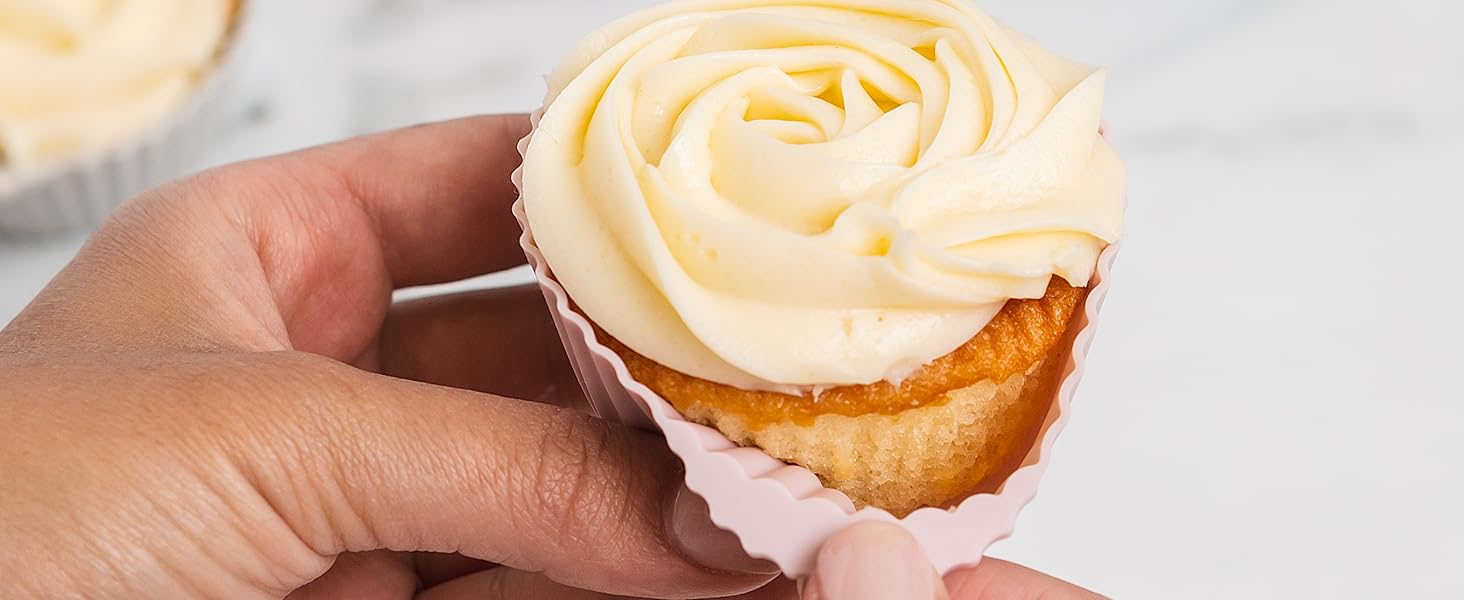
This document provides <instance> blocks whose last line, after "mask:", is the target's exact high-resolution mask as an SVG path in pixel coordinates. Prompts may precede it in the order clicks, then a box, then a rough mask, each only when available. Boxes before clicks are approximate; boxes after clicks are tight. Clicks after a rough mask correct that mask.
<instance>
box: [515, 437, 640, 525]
mask: <svg viewBox="0 0 1464 600" xmlns="http://www.w3.org/2000/svg"><path fill="white" fill-rule="evenodd" d="M625 445H626V440H625V439H624V436H623V435H622V433H621V432H619V431H617V430H614V429H611V428H610V427H608V426H606V425H605V424H604V423H603V422H600V421H597V420H595V419H594V418H592V417H590V416H588V415H584V414H581V413H578V412H575V411H571V410H558V411H556V412H554V413H553V414H552V416H551V417H550V418H549V419H548V420H547V421H546V423H545V426H544V428H543V430H542V431H541V432H540V439H539V447H538V450H539V452H538V456H537V457H536V460H535V468H534V473H533V486H532V490H533V495H534V497H533V498H532V500H533V504H535V505H536V507H537V509H538V510H539V514H540V517H539V518H540V519H542V520H543V521H544V522H543V523H542V525H543V526H544V527H545V528H546V529H547V530H548V531H550V532H551V533H553V534H555V535H553V536H552V538H551V539H555V540H559V541H560V542H561V543H564V544H568V545H579V543H580V542H581V541H582V540H583V539H585V538H586V536H591V535H598V534H600V533H602V532H601V531H598V530H599V529H601V528H603V524H605V523H614V522H615V521H616V519H614V518H610V517H613V516H614V513H616V512H618V511H621V510H623V509H624V508H625V506H624V505H625V496H626V494H625V493H624V489H623V487H624V481H623V480H622V478H621V477H619V474H618V473H616V472H615V469H614V466H613V465H614V464H616V463H617V460H616V457H619V456H623V455H624V454H625V450H626V448H625Z"/></svg>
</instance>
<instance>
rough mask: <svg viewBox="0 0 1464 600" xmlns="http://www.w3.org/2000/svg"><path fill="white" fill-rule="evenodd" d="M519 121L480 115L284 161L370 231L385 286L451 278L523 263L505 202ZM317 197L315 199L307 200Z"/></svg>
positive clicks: (522, 131) (523, 130)
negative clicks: (312, 176)
mask: <svg viewBox="0 0 1464 600" xmlns="http://www.w3.org/2000/svg"><path fill="white" fill-rule="evenodd" d="M528 133H529V118H528V115H523V114H512V115H489V116H479V117H469V118H463V119H457V120H452V121H445V122H441V123H433V124H428V125H418V126H415V127H409V128H406V129H400V130H396V131H391V132H386V133H382V134H376V135H370V136H365V137H361V138H355V139H351V140H346V141H344V142H339V143H335V144H330V145H326V146H321V147H318V148H313V149H310V150H306V151H303V152H300V153H298V154H296V155H294V157H295V158H296V159H297V160H299V161H301V162H302V163H304V167H305V169H307V170H308V171H310V172H313V173H318V174H321V175H324V176H326V177H328V178H331V179H333V181H332V180H330V179H327V181H325V182H323V184H324V185H325V186H327V187H336V186H338V189H339V190H340V191H343V192H345V193H344V194H342V195H340V196H338V197H339V198H340V199H343V200H349V201H351V202H352V203H354V204H355V205H356V206H357V207H359V208H360V210H362V211H363V212H365V213H366V216H367V217H368V218H369V219H370V221H371V224H372V225H373V226H374V229H375V231H374V233H375V236H376V242H377V243H378V244H379V246H380V248H381V251H382V253H383V258H384V259H385V261H386V267H387V270H388V272H389V273H390V275H391V279H392V283H393V285H394V287H408V286H414V285H426V284H433V283H443V282H447V281H455V280H458V279H463V278H465V277H472V276H475V275H481V274H484V273H491V272H495V271H501V270H503V269H507V268H509V267H513V266H516V265H519V264H522V263H523V262H524V255H523V251H522V250H521V249H520V248H519V245H518V237H519V228H518V223H517V222H515V221H514V219H513V216H512V215H511V214H510V212H509V205H510V204H512V203H513V201H514V199H515V198H517V196H518V192H517V190H515V189H514V186H513V184H512V182H511V181H510V175H511V174H512V172H513V170H514V169H516V168H517V167H518V165H519V162H520V157H519V154H518V149H517V146H518V142H519V141H520V140H522V139H523V138H524V136H526V135H528ZM317 200H319V199H317Z"/></svg>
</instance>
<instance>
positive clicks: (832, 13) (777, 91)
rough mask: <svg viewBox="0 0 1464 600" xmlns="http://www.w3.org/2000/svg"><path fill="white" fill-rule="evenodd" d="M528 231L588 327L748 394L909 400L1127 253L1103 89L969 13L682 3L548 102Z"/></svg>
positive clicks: (935, 5) (570, 63) (580, 61)
mask: <svg viewBox="0 0 1464 600" xmlns="http://www.w3.org/2000/svg"><path fill="white" fill-rule="evenodd" d="M549 84H550V90H549V95H548V99H547V102H546V105H547V110H546V112H545V114H544V117H543V120H542V121H541V122H540V124H539V127H538V129H537V130H536V132H535V134H534V137H533V140H532V142H531V143H530V145H529V147H528V150H527V152H526V156H525V165H524V180H523V193H524V201H525V208H526V211H527V213H528V218H529V222H530V225H531V227H532V228H533V231H534V235H535V237H536V239H537V242H538V245H539V248H540V250H541V251H542V252H543V254H544V256H545V258H546V260H547V261H548V262H549V265H550V267H551V268H552V270H553V272H554V274H555V277H556V278H557V279H558V280H559V282H560V283H561V284H563V285H564V287H565V289H566V291H568V293H569V295H570V296H571V297H572V298H573V299H574V300H575V302H576V303H577V304H578V306H579V308H580V309H581V310H583V311H584V313H585V314H586V315H587V316H589V317H590V319H592V320H593V321H595V323H597V324H598V325H600V326H601V327H602V328H604V329H605V331H606V332H607V333H609V334H610V335H612V336H614V337H615V338H617V339H619V340H621V341H622V342H624V343H625V344H626V345H627V346H629V347H630V348H632V349H634V350H635V351H636V352H639V353H641V354H643V355H645V356H647V357H649V358H651V359H653V360H655V361H657V362H659V363H661V364H663V365H666V366H668V367H671V368H673V369H676V370H678V371H681V372H684V373H687V374H690V375H694V376H697V377H701V378H703V379H707V380H711V381H715V382H719V383H724V384H729V385H734V386H739V387H744V388H753V389H757V388H761V389H770V388H771V389H784V388H786V387H787V386H819V385H845V384H864V383H871V382H874V381H878V380H881V379H890V378H898V377H900V376H901V375H903V374H904V373H908V372H909V371H910V370H912V369H913V368H916V367H918V366H919V365H921V364H924V363H926V362H928V361H930V360H932V359H934V358H937V357H940V356H942V355H944V354H947V353H949V352H950V351H952V350H953V349H955V348H956V347H958V346H960V345H961V344H962V343H964V342H966V341H967V340H969V339H970V338H971V337H972V336H974V335H975V334H976V333H977V332H978V331H980V329H981V328H982V327H983V326H985V324H986V323H987V322H988V321H989V320H990V319H991V317H992V316H993V315H995V313H996V312H997V311H998V310H1000V308H1001V307H1002V305H1003V304H1004V303H1005V302H1006V301H1007V300H1008V299H1011V298H1037V297H1041V296H1042V294H1043V293H1044V292H1045V290H1046V288H1047V282H1048V279H1049V278H1050V277H1051V276H1053V275H1058V276H1061V277H1063V278H1065V279H1067V280H1068V281H1069V282H1071V283H1073V284H1075V285H1086V284H1087V282H1088V280H1089V278H1090V277H1091V276H1092V273H1093V269H1094V267H1095V264H1096V262H1097V257H1098V254H1099V252H1100V251H1101V250H1102V249H1103V247H1104V246H1105V245H1106V244H1108V243H1109V242H1112V241H1114V240H1116V239H1117V238H1119V237H1120V236H1121V235H1122V233H1123V222H1122V213H1123V207H1124V196H1125V187H1126V176H1125V172H1124V168H1123V165H1122V163H1121V162H1120V161H1119V159H1118V157H1117V155H1116V154H1115V153H1114V151H1113V149H1112V147H1111V146H1110V145H1109V144H1108V143H1107V142H1106V141H1105V140H1104V139H1102V138H1101V137H1100V136H1099V135H1098V127H1099V115H1100V111H1101V108H1102V98H1103V85H1104V73H1103V71H1101V70H1096V69H1093V68H1090V67H1087V66H1084V65H1080V64H1077V63H1073V62H1070V61H1067V60H1065V59H1063V58H1060V57H1058V56H1056V55H1054V54H1052V53H1050V52H1048V51H1046V50H1043V49H1042V48H1040V47H1038V46H1037V45H1035V44H1033V43H1032V42H1030V41H1028V40H1027V39H1026V38H1024V37H1022V36H1020V35H1019V34H1016V33H1014V32H1012V31H1011V30H1009V29H1007V28H1005V27H1003V26H1002V25H999V24H997V23H996V22H994V21H993V20H992V19H990V18H989V17H988V16H987V15H985V14H983V13H982V12H980V11H979V10H977V9H976V8H974V7H972V6H970V5H968V4H967V3H966V2H964V1H963V0H692V1H683V2H673V3H670V4H666V5H662V6H659V7H656V8H652V9H650V10H647V11H644V12H641V13H639V14H636V15H633V16H630V17H627V18H625V19H622V20H620V21H617V22H615V23H613V24H611V25H609V26H608V27H606V28H604V29H602V30H600V31H598V32H596V33H594V34H592V35H591V36H589V37H588V38H587V39H586V40H585V41H584V42H582V43H581V44H580V46H579V47H578V48H577V49H576V50H575V51H574V53H573V54H571V56H570V57H569V59H568V60H567V61H565V62H564V63H563V64H562V65H561V67H560V68H559V69H558V70H557V71H555V73H554V74H553V75H552V76H551V77H550V79H549Z"/></svg>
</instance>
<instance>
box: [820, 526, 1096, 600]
mask: <svg viewBox="0 0 1464 600" xmlns="http://www.w3.org/2000/svg"><path fill="white" fill-rule="evenodd" d="M887 598H922V599H924V598H935V599H942V600H998V599H1000V600H1024V599H1031V600H1036V599H1038V598H1041V599H1043V600H1102V598H1103V597H1102V596H1099V595H1098V594H1094V593H1093V592H1090V591H1088V590H1085V589H1083V588H1080V587H1077V586H1075V585H1072V584H1070V583H1067V582H1065V581H1062V580H1059V579H1054V578H1052V577H1049V576H1047V575H1043V574H1042V573H1038V572H1036V571H1033V570H1031V569H1028V568H1026V567H1021V566H1018V565H1014V564H1012V563H1009V562H1006V561H1003V560H1000V559H995V558H986V559H983V560H982V561H981V562H980V563H979V564H977V565H976V566H975V567H972V568H969V569H961V570H957V571H955V572H953V573H951V574H949V575H946V576H945V577H944V579H942V578H941V577H940V575H938V574H937V573H936V572H935V568H934V567H933V566H931V564H930V560H929V559H928V558H927V557H926V556H925V551H924V550H922V549H921V548H920V545H919V544H918V543H916V541H915V539H914V538H912V537H911V536H910V534H909V533H907V532H906V531H905V530H904V529H901V528H900V527H897V526H895V525H891V524H889V523H881V522H875V521H866V522H863V523H859V524H857V525H854V526H852V527H850V528H848V529H846V530H844V531H841V532H839V533H838V534H836V535H834V536H833V537H832V538H830V539H829V541H828V542H826V543H825V544H824V547H823V548H822V549H821V550H820V551H819V554H818V566H817V568H816V570H815V572H814V574H813V577H812V578H811V579H810V581H809V582H808V584H807V585H805V586H804V589H803V596H802V600H882V599H887Z"/></svg>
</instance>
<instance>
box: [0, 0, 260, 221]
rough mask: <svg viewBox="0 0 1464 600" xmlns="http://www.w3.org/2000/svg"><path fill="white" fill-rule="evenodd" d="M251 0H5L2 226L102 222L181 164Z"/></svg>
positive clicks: (0, 94)
mask: <svg viewBox="0 0 1464 600" xmlns="http://www.w3.org/2000/svg"><path fill="white" fill-rule="evenodd" d="M241 10H242V0H161V1H160V0H149V1H142V0H115V1H107V2H102V1H98V0H0V72H3V73H4V74H5V75H4V84H3V85H0V230H4V231H23V232H45V231H54V230H61V229H68V228H74V227H81V226H85V225H89V224H94V223H95V222H97V221H99V220H100V219H101V218H102V217H104V216H105V214H106V213H107V212H108V211H110V209H111V208H112V207H114V206H115V205H116V204H118V203H120V202H121V201H122V200H125V199H126V198H127V197H128V196H131V195H132V194H135V193H136V192H138V191H141V190H142V189H145V188H147V187H149V186H151V185H153V184H155V183H158V182H159V180H161V179H164V178H167V177H171V176H174V175H177V174H179V173H180V171H181V170H182V168H183V167H184V165H185V164H186V161H187V160H188V159H190V158H192V157H191V156H190V154H191V152H192V150H193V145H194V143H195V142H196V141H198V138H199V137H201V136H200V135H199V134H200V133H201V132H200V131H199V130H200V129H202V127H203V124H204V123H205V121H207V120H208V119H209V118H210V117H212V116H213V115H214V113H215V112H216V104H217V103H216V102H214V99H215V97H216V94H217V91H218V90H217V88H218V87H219V85H220V82H221V80H222V79H223V78H224V76H225V75H227V73H226V72H225V71H226V70H225V67H226V66H227V64H228V63H229V62H231V61H227V60H225V58H227V57H228V56H229V55H230V54H232V53H231V52H230V50H231V49H232V47H233V42H234V37H235V36H234V34H235V33H236V29H237V28H238V25H239V22H240V21H241V19H242V17H241Z"/></svg>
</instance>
